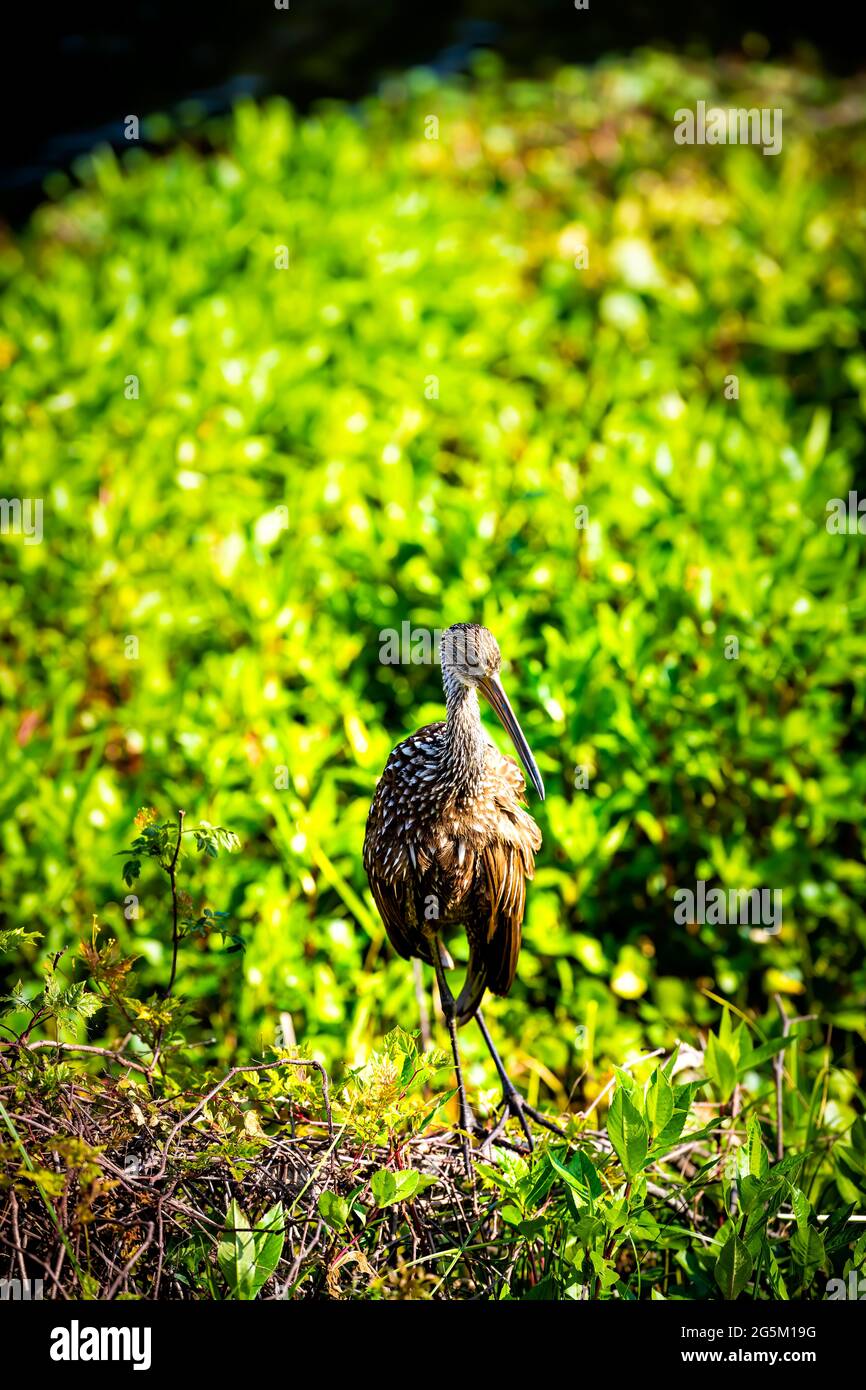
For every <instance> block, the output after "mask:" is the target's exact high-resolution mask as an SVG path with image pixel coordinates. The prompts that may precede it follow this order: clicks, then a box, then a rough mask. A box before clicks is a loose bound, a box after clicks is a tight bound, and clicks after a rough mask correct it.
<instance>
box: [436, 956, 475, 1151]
mask: <svg viewBox="0 0 866 1390" xmlns="http://www.w3.org/2000/svg"><path fill="white" fill-rule="evenodd" d="M433 964H434V965H435V967H436V982H437V984H438V985H439V1003H440V1004H441V1006H442V1012H443V1014H444V1015H445V1022H446V1023H447V1024H448V1032H449V1034H450V1037H451V1051H452V1053H453V1054H454V1070H455V1072H456V1074H457V1103H458V1106H459V1108H460V1129H461V1131H462V1134H461V1138H462V1142H463V1162H464V1163H465V1165H466V1174H467V1176H468V1177H470V1178H471V1177H472V1159H471V1158H470V1156H469V1131H470V1130H471V1129H472V1114H471V1112H470V1110H469V1102H468V1101H467V1099H466V1087H465V1085H464V1084H463V1070H462V1068H461V1066H460V1053H459V1051H458V1049H457V1019H456V1016H455V1015H456V1009H455V1006H454V995H453V994H452V993H451V990H450V989H449V987H448V981H447V980H446V979H445V967H444V965H443V964H442V954H441V951H440V949H439V939H438V937H434V938H433Z"/></svg>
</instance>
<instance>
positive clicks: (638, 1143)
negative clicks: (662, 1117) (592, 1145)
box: [607, 1089, 647, 1177]
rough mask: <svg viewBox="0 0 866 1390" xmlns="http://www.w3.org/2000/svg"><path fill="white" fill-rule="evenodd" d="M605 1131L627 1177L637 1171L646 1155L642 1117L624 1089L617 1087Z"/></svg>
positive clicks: (645, 1137)
mask: <svg viewBox="0 0 866 1390" xmlns="http://www.w3.org/2000/svg"><path fill="white" fill-rule="evenodd" d="M607 1132H608V1136H609V1138H610V1142H611V1143H612V1144H613V1147H614V1150H615V1151H616V1156H617V1158H618V1159H619V1161H620V1163H621V1164H622V1166H623V1169H624V1170H625V1172H626V1174H627V1175H628V1177H633V1176H634V1175H635V1174H636V1173H639V1172H640V1170H641V1168H642V1167H643V1165H644V1163H645V1161H646V1156H647V1128H646V1124H645V1122H644V1118H643V1116H642V1115H641V1113H640V1111H639V1110H638V1109H637V1107H636V1106H635V1104H634V1103H633V1101H632V1100H631V1098H630V1097H629V1096H628V1095H626V1093H625V1091H623V1090H620V1089H617V1091H616V1092H615V1094H614V1098H613V1101H612V1102H611V1106H610V1109H609V1110H608V1112H607Z"/></svg>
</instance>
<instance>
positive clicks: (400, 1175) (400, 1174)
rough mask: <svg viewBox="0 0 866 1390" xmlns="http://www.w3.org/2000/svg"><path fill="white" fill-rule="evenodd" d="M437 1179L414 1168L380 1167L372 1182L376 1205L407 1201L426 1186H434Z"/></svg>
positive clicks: (387, 1205) (390, 1204) (383, 1205)
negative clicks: (394, 1168)
mask: <svg viewBox="0 0 866 1390" xmlns="http://www.w3.org/2000/svg"><path fill="white" fill-rule="evenodd" d="M435 1182H436V1179H435V1178H433V1177H430V1176H429V1175H427V1174H424V1173H417V1172H416V1171H415V1169H414V1168H399V1169H396V1170H393V1169H391V1168H380V1169H379V1171H378V1173H374V1174H373V1177H372V1180H371V1182H370V1187H371V1190H372V1192H373V1196H374V1197H375V1199H376V1205H377V1206H379V1207H390V1206H393V1205H394V1203H395V1202H406V1201H408V1200H409V1198H410V1197H414V1196H416V1195H417V1193H419V1192H423V1191H424V1189H425V1188H427V1187H432V1186H433V1184H434V1183H435Z"/></svg>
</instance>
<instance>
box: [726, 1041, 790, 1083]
mask: <svg viewBox="0 0 866 1390" xmlns="http://www.w3.org/2000/svg"><path fill="white" fill-rule="evenodd" d="M796 1041H797V1035H796V1033H788V1034H787V1035H786V1036H785V1037H781V1036H780V1037H778V1038H770V1039H769V1041H768V1042H765V1043H761V1045H760V1047H756V1048H754V1049H753V1050H752V1051H751V1052H748V1053H747V1054H746V1056H745V1057H741V1058H740V1060H739V1062H738V1064H737V1077H738V1079H739V1078H742V1077H743V1076H744V1075H745V1073H746V1072H747V1071H755V1070H756V1069H757V1068H758V1067H759V1066H761V1064H762V1063H763V1062H768V1061H769V1060H770V1058H771V1057H777V1056H778V1054H779V1053H780V1052H784V1050H785V1048H786V1047H790V1046H791V1044H792V1043H795V1042H796Z"/></svg>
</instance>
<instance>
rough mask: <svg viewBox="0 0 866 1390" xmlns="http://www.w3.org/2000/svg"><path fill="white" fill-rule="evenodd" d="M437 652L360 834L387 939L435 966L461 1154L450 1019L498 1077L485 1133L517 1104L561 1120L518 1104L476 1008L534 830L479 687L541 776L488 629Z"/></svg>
mask: <svg viewBox="0 0 866 1390" xmlns="http://www.w3.org/2000/svg"><path fill="white" fill-rule="evenodd" d="M440 654H441V660H442V683H443V686H444V688H445V704H446V711H447V717H446V719H445V720H444V722H440V723H437V724H428V725H427V726H426V727H425V728H423V729H419V730H418V732H417V733H415V734H412V735H411V736H410V737H409V738H407V739H404V740H403V742H402V743H399V744H398V745H397V747H396V748H395V749H394V751H393V753H392V754H391V756H390V758H389V759H388V763H387V765H386V767H385V770H384V772H383V773H382V777H381V779H380V781H379V785H378V787H377V789H376V794H375V797H374V798H373V804H372V806H371V807H370V814H369V817H368V820H367V832H366V836H365V838H364V868H365V869H366V872H367V877H368V879H369V882H370V888H371V889H372V893H373V897H374V898H375V900H376V906H377V907H378V909H379V912H380V913H381V915H382V920H383V922H384V923H385V928H386V930H387V932H388V936H389V938H390V941H391V944H392V946H393V947H394V949H395V950H396V951H397V952H398V953H399V954H400V955H401V956H403V957H404V958H405V959H407V960H409V959H412V958H413V957H416V958H419V959H420V960H422V961H426V962H427V963H428V964H429V965H432V966H433V968H434V969H435V971H436V980H437V983H438V987H439V999H440V1004H441V1008H442V1012H443V1014H444V1016H445V1020H446V1022H447V1025H448V1031H449V1034H450V1037H451V1047H452V1051H453V1053H454V1066H455V1071H456V1074H457V1092H458V1099H459V1106H460V1128H461V1131H462V1135H463V1146H464V1156H465V1158H466V1162H467V1167H468V1164H469V1143H468V1137H467V1136H468V1134H469V1133H470V1131H471V1129H472V1128H473V1126H474V1121H473V1119H472V1116H471V1112H470V1110H469V1106H468V1103H467V1099H466V1088H465V1085H464V1082H463V1074H462V1071H461V1067H460V1056H459V1052H458V1048H457V1028H458V1027H461V1026H462V1025H463V1024H465V1023H468V1022H469V1021H470V1020H471V1019H472V1018H475V1019H477V1021H478V1026H479V1028H480V1029H481V1033H482V1036H483V1038H484V1041H485V1043H486V1045H487V1047H488V1049H489V1051H490V1055H491V1056H492V1058H493V1061H494V1064H495V1066H496V1070H497V1073H498V1075H499V1079H500V1081H501V1083H502V1115H501V1116H500V1118H499V1120H498V1122H497V1124H496V1125H495V1126H494V1128H493V1131H492V1132H491V1134H489V1135H488V1136H486V1138H485V1144H489V1143H490V1142H491V1141H492V1140H493V1139H494V1138H495V1137H497V1136H498V1135H499V1134H501V1133H502V1131H503V1129H504V1127H505V1123H506V1121H507V1119H508V1116H509V1115H510V1114H511V1115H516V1116H517V1118H518V1120H519V1121H520V1124H521V1127H522V1129H523V1132H524V1134H525V1135H526V1139H527V1142H528V1144H529V1146H530V1147H532V1135H531V1132H530V1129H529V1125H528V1123H527V1121H526V1114H529V1115H531V1116H532V1118H533V1119H535V1120H536V1121H538V1122H539V1123H541V1124H545V1125H547V1126H548V1127H549V1128H551V1129H553V1130H554V1132H555V1133H557V1134H559V1133H560V1131H559V1130H558V1129H557V1128H556V1126H555V1125H553V1124H551V1123H550V1121H548V1120H547V1119H546V1118H545V1117H544V1116H543V1115H541V1114H539V1112H538V1111H536V1110H534V1109H533V1108H532V1107H531V1106H529V1105H528V1104H527V1103H526V1101H524V1100H523V1098H522V1097H521V1096H520V1095H519V1094H518V1092H517V1090H516V1088H515V1087H514V1085H513V1083H512V1082H511V1080H510V1079H509V1077H508V1075H507V1073H506V1071H505V1067H504V1066H503V1063H502V1060H501V1058H500V1056H499V1054H498V1052H497V1051H496V1048H495V1047H494V1045H493V1041H492V1039H491V1037H490V1033H489V1032H488V1029H487V1025H486V1023H485V1021H484V1018H483V1017H482V1014H481V1008H480V1006H481V1001H482V999H483V997H484V993H485V991H486V990H488V989H489V990H490V991H491V992H492V993H493V994H500V995H502V994H507V993H508V991H509V990H510V988H511V985H512V982H513V980H514V974H515V971H516V969H517V958H518V954H519V952H520V936H521V927H522V924H523V913H524V907H525V904H526V880H527V879H531V878H532V876H533V872H534V865H535V855H536V854H537V852H538V850H539V848H540V847H541V832H540V830H539V829H538V826H537V825H536V824H535V821H534V820H533V819H532V817H531V816H530V815H529V813H528V811H526V810H524V808H523V806H522V805H521V802H522V801H523V800H524V796H525V792H526V784H525V782H524V779H523V776H522V774H521V771H520V768H519V766H518V764H517V763H516V762H515V760H514V759H513V758H510V757H503V756H502V754H501V753H500V752H499V750H498V749H497V748H496V746H495V744H494V743H493V742H492V740H491V739H490V737H489V736H488V734H487V733H486V731H485V729H484V725H483V724H482V722H481V714H480V711H479V707H478V692H479V691H480V692H481V694H482V695H483V696H484V698H485V699H486V700H487V701H488V702H489V703H490V705H491V706H492V708H493V710H494V711H495V712H496V714H497V715H498V716H499V719H500V720H501V721H502V724H503V726H504V727H505V729H506V731H507V732H508V734H509V735H510V737H511V741H512V743H513V744H514V747H515V749H516V751H517V752H518V754H519V755H520V759H521V761H522V763H523V766H524V767H525V769H526V771H527V773H528V774H529V778H530V780H531V782H532V784H533V786H534V787H535V790H536V791H537V793H538V795H539V796H540V797H541V799H542V800H543V799H544V784H543V782H542V780H541V774H540V773H539V771H538V768H537V766H536V763H535V759H534V758H533V756H532V753H531V752H530V750H529V746H528V744H527V742H526V739H525V738H524V736H523V733H522V730H521V728H520V725H519V724H518V722H517V719H516V718H515V716H514V711H513V710H512V708H511V705H510V704H509V702H508V698H507V696H506V694H505V691H504V689H503V686H502V681H501V680H500V677H499V670H500V666H501V662H502V658H501V656H500V653H499V647H498V646H497V643H496V639H495V638H494V636H493V634H492V633H491V632H488V630H487V628H485V627H480V626H479V625H478V624H477V623H456V624H455V625H454V626H453V627H450V628H449V629H448V631H447V632H446V633H444V635H443V637H442V641H441V647H440ZM460 928H462V929H463V930H464V931H465V933H466V936H467V938H468V943H469V966H468V970H467V973H466V979H465V982H464V984H463V987H462V989H461V990H460V992H459V994H458V995H457V998H456V999H455V997H454V995H453V994H452V992H451V990H450V988H449V986H448V981H447V980H446V978H445V972H446V970H448V969H451V968H452V961H451V957H450V954H449V952H448V950H447V947H446V945H445V942H444V940H443V937H444V936H445V935H446V934H450V933H451V932H453V931H454V930H455V929H460Z"/></svg>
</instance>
